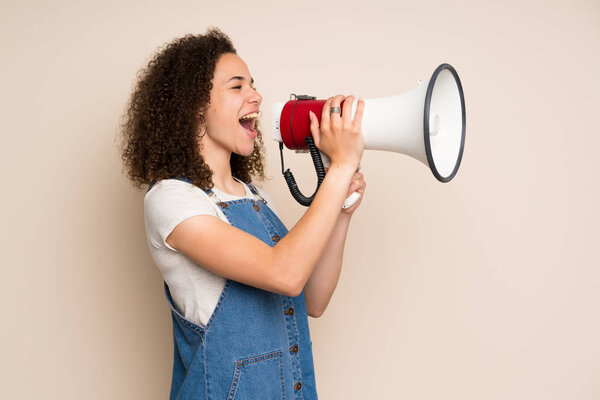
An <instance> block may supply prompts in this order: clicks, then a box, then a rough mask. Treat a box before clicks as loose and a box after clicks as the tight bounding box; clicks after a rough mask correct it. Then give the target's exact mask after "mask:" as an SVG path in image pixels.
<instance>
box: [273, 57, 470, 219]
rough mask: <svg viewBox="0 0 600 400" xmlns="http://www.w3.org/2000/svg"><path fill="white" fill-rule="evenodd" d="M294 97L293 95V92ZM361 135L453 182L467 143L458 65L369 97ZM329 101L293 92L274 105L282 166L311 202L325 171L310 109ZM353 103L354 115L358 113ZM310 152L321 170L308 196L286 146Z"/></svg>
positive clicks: (368, 145) (369, 144) (368, 144)
mask: <svg viewBox="0 0 600 400" xmlns="http://www.w3.org/2000/svg"><path fill="white" fill-rule="evenodd" d="M293 96H294V95H293ZM364 102H365V108H364V113H363V118H362V134H363V138H364V143H365V149H366V150H382V151H393V152H396V153H402V154H406V155H408V156H410V157H413V158H416V159H417V160H419V161H421V162H422V163H423V164H425V165H427V166H428V167H429V168H430V169H431V172H432V173H433V175H434V176H435V177H436V178H437V179H438V180H439V181H440V182H449V181H450V180H451V179H452V178H454V176H455V175H456V172H457V171H458V168H459V166H460V162H461V159H462V155H463V150H464V146H465V126H466V125H465V122H466V121H465V99H464V94H463V89H462V85H461V83H460V79H459V77H458V74H457V72H456V70H455V69H454V68H453V67H452V66H451V65H450V64H441V65H440V66H439V67H437V68H436V70H435V71H434V72H433V75H432V76H431V79H430V80H429V82H427V83H426V84H423V83H422V82H420V85H419V87H417V88H416V89H414V90H412V91H410V92H407V93H403V94H399V95H396V96H390V97H380V98H375V99H365V100H364ZM324 103H325V100H316V98H314V97H310V96H294V98H293V99H292V100H290V101H288V102H286V103H277V104H274V105H273V139H274V140H276V141H278V142H279V148H280V150H281V167H282V173H283V174H284V176H285V179H286V182H287V184H288V187H289V188H290V192H291V193H292V196H293V197H294V198H295V199H296V200H297V201H298V202H299V203H300V204H302V205H304V206H309V205H310V204H311V202H312V199H313V198H314V196H315V194H316V191H317V190H318V189H319V186H320V185H321V182H322V180H323V178H324V177H325V170H324V166H323V162H322V161H321V157H320V155H321V154H322V153H321V154H320V152H319V151H318V150H317V149H316V147H315V145H314V143H313V142H312V135H311V133H310V118H309V115H308V112H309V111H312V112H313V113H314V114H315V115H316V116H317V118H319V119H320V117H321V112H322V109H323V104H324ZM356 104H357V102H355V103H354V104H353V107H352V117H354V113H355V112H356ZM284 145H285V146H286V147H287V148H288V149H292V150H297V151H307V150H306V149H308V151H310V153H311V156H312V158H313V163H314V164H315V168H316V170H317V179H318V181H317V189H316V190H315V193H313V195H312V196H310V197H305V196H304V195H302V193H300V190H299V189H298V186H297V184H296V182H295V180H294V177H293V175H292V173H291V172H290V170H289V169H288V170H287V171H284V166H283V146H284ZM327 161H328V160H327ZM358 197H360V196H359V195H358V193H356V192H355V193H353V194H352V195H350V196H349V197H348V198H347V199H346V201H345V202H344V207H345V208H347V207H349V206H351V205H352V204H353V203H354V202H355V201H356V200H357V199H358Z"/></svg>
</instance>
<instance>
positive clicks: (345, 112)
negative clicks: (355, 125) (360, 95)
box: [342, 96, 354, 128]
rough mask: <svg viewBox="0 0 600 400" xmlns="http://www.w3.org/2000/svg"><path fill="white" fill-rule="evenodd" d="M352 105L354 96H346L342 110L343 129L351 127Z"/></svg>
mask: <svg viewBox="0 0 600 400" xmlns="http://www.w3.org/2000/svg"><path fill="white" fill-rule="evenodd" d="M353 103H354V96H348V97H346V99H345V100H344V108H343V109H342V120H343V124H344V127H348V128H351V127H352V104H353Z"/></svg>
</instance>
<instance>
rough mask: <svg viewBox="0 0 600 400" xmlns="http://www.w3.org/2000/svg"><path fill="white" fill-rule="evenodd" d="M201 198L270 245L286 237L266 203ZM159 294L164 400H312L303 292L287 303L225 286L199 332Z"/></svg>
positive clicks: (249, 288)
mask: <svg viewBox="0 0 600 400" xmlns="http://www.w3.org/2000/svg"><path fill="white" fill-rule="evenodd" d="M250 188H251V190H252V192H253V193H254V194H256V195H258V196H259V197H260V195H259V194H258V192H257V190H256V188H254V187H253V186H252V185H250ZM206 192H207V193H208V194H209V196H211V198H213V199H214V200H215V201H216V202H217V204H218V205H219V207H220V208H221V210H222V211H223V213H224V214H225V216H226V217H227V218H228V219H229V222H230V223H231V224H232V225H233V226H235V227H237V228H239V229H242V230H244V231H245V232H247V233H249V234H251V235H253V236H255V237H257V238H259V239H260V240H262V241H263V242H265V243H266V244H268V245H269V246H274V245H275V243H276V242H277V241H278V240H279V238H283V237H284V236H285V234H286V233H287V229H286V228H285V226H284V225H283V223H282V222H281V220H280V219H279V218H278V217H277V216H276V215H275V213H274V212H273V211H272V210H271V209H270V208H269V207H268V205H267V204H266V202H265V201H264V200H262V201H255V200H252V199H241V200H235V201H229V202H221V201H219V199H218V198H217V197H216V195H215V193H214V192H212V191H211V190H207V191H206ZM278 237H279V238H278ZM165 295H166V297H167V301H168V303H169V306H170V307H171V311H172V320H173V341H174V346H175V354H174V363H173V380H172V386H171V395H170V399H182V400H183V399H194V400H200V399H206V400H225V399H227V400H233V399H236V400H240V399H261V400H270V399H278V400H280V399H296V400H299V399H305V400H313V399H317V391H316V384H315V375H314V366H313V357H312V342H311V340H310V333H309V329H308V319H307V314H306V303H305V300H304V291H302V293H301V294H300V295H299V296H297V297H288V296H282V295H279V294H276V293H271V292H268V291H265V290H261V289H258V288H255V287H252V286H248V285H244V284H242V283H239V282H235V281H232V280H227V281H226V284H225V287H224V289H223V292H222V293H221V297H220V298H219V301H218V303H217V306H216V308H215V310H214V312H213V314H212V316H211V317H210V319H209V321H208V323H207V324H206V327H204V328H203V327H200V326H198V325H196V324H194V323H192V322H190V321H188V320H186V319H185V318H184V317H183V316H182V315H181V314H180V313H179V312H178V311H177V310H176V308H175V307H174V305H173V300H172V298H171V294H170V293H169V288H168V286H167V285H166V283H165ZM292 310H293V312H292Z"/></svg>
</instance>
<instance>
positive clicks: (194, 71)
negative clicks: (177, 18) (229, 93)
mask: <svg viewBox="0 0 600 400" xmlns="http://www.w3.org/2000/svg"><path fill="white" fill-rule="evenodd" d="M226 53H233V54H236V50H235V48H234V47H233V44H232V43H231V40H230V39H229V38H228V37H227V36H226V35H225V34H224V33H223V32H221V31H220V30H218V29H216V28H212V29H209V30H208V31H207V32H206V34H204V35H195V36H194V35H186V36H184V37H182V38H179V39H176V40H174V41H172V42H170V43H168V44H167V45H166V46H165V47H164V48H163V49H161V50H160V51H159V52H158V53H156V54H155V55H154V57H153V58H152V60H151V61H150V62H149V64H148V66H147V67H146V68H145V69H142V70H141V71H140V72H139V73H138V80H137V84H136V87H135V89H134V91H133V93H132V95H131V98H130V100H129V104H128V106H127V110H126V112H125V114H124V115H123V120H122V124H121V147H122V160H123V163H124V167H125V170H126V172H127V176H128V177H129V179H131V181H132V182H133V183H134V185H135V186H136V187H137V188H140V189H141V188H142V185H145V184H150V183H152V182H154V181H159V180H161V179H169V178H175V177H186V178H188V179H190V180H191V181H192V183H193V184H194V185H196V186H198V187H200V188H203V189H210V188H212V187H213V182H212V171H211V169H210V168H209V166H208V165H207V164H206V163H205V162H204V158H203V157H202V155H201V154H200V146H201V141H202V140H201V137H200V135H199V127H200V126H202V125H204V116H203V113H202V111H203V110H204V109H205V108H206V106H207V104H208V103H209V101H210V90H211V89H212V83H211V81H212V79H213V77H214V72H215V66H216V64H217V61H218V59H219V57H221V55H223V54H226ZM256 130H257V133H258V136H257V137H256V140H255V142H254V151H253V152H252V154H250V155H249V156H241V155H239V154H235V153H232V154H231V159H230V165H231V173H232V175H233V176H234V177H236V178H238V179H239V180H241V181H243V182H246V183H250V181H251V180H252V177H253V176H254V177H256V178H259V179H260V180H263V179H264V178H265V175H264V165H263V163H264V143H263V141H262V134H261V132H260V130H259V129H258V128H257V129H256Z"/></svg>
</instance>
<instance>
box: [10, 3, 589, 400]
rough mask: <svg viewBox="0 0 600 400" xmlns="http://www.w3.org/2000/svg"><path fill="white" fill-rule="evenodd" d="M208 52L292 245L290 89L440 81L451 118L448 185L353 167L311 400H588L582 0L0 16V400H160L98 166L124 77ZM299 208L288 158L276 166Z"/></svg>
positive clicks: (157, 343) (126, 8) (110, 143)
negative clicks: (353, 195)
mask: <svg viewBox="0 0 600 400" xmlns="http://www.w3.org/2000/svg"><path fill="white" fill-rule="evenodd" d="M210 26H216V27H219V28H220V29H222V30H223V31H224V32H226V33H227V34H228V35H229V36H230V37H231V38H232V40H233V42H234V44H235V45H236V47H237V49H238V53H239V55H240V56H241V57H242V58H243V59H244V60H245V61H246V62H247V63H248V65H249V68H250V71H251V73H252V75H253V77H254V79H255V81H256V86H257V88H258V90H259V91H260V92H261V93H262V95H263V97H264V100H263V106H262V110H263V117H262V122H261V124H262V130H263V136H264V141H265V143H266V145H267V175H268V176H269V177H270V178H271V179H269V180H267V181H265V182H263V183H262V185H263V187H264V188H266V190H267V191H268V192H269V193H270V194H271V196H272V197H273V199H274V201H275V203H276V206H277V208H278V209H279V211H280V217H281V218H282V220H283V221H284V223H285V224H286V225H287V227H288V228H292V227H293V225H294V224H295V222H296V221H297V220H298V219H299V218H300V217H301V215H302V213H303V212H304V210H305V209H304V208H303V207H301V206H299V205H298V204H296V203H295V202H294V201H293V199H292V198H291V196H290V194H289V193H288V191H287V187H286V186H285V183H284V180H283V177H282V176H281V171H280V161H279V150H278V147H277V145H276V143H275V142H274V141H273V140H272V139H271V132H270V125H271V111H270V109H271V105H272V104H273V103H275V102H279V101H284V100H286V99H288V97H289V94H290V93H300V94H312V95H316V96H318V97H320V98H326V97H328V96H331V95H334V94H337V93H342V94H346V95H349V94H356V95H360V96H363V97H365V98H373V97H382V96H389V95H394V94H399V93H403V92H407V91H409V90H411V89H413V88H415V87H416V85H417V80H419V79H422V80H427V79H429V77H430V75H431V73H432V72H433V70H434V69H435V67H436V66H437V65H438V64H440V63H443V62H448V63H450V64H452V65H453V66H454V67H455V68H456V69H457V71H458V73H459V75H460V77H461V79H462V83H463V87H464V92H465V98H466V106H467V142H466V148H465V153H464V158H463V162H462V167H461V170H460V171H459V173H458V175H457V176H456V178H455V179H454V180H453V181H452V182H451V183H448V184H442V183H439V182H437V181H436V180H435V178H434V177H433V175H432V174H431V172H430V171H429V170H428V168H426V167H425V166H424V165H423V164H421V163H419V162H417V161H415V160H413V159H411V158H409V157H407V156H404V155H401V154H395V153H386V152H376V151H370V152H369V151H366V152H365V154H364V157H363V161H362V171H363V173H364V175H365V179H366V181H367V184H368V186H367V190H366V193H365V197H364V200H363V202H362V205H361V206H360V208H359V209H358V211H357V212H356V213H355V215H354V217H353V221H352V223H351V226H350V231H349V234H348V239H347V242H346V251H345V259H344V267H343V270H342V275H341V278H340V281H339V284H338V287H337V290H336V292H335V294H334V296H333V298H332V301H331V303H330V305H329V308H328V309H327V310H326V312H325V314H324V315H323V316H322V317H321V318H318V319H312V318H311V319H310V325H311V332H312V340H313V343H314V357H315V369H316V376H317V388H318V391H319V396H320V398H321V399H325V400H332V399H424V400H425V399H426V400H429V399H439V398H444V399H461V400H465V399H490V400H500V399H502V400H505V399H522V400H525V399H527V400H529V399H556V400H565V399H569V400H583V399H586V400H587V399H600V340H598V338H599V337H600V321H599V318H598V308H599V307H598V306H599V304H600V294H599V293H600V291H599V290H600V269H599V267H600V257H599V255H598V247H599V245H600V243H599V234H598V225H599V223H600V212H599V211H598V204H599V203H600V189H599V185H598V182H599V180H598V176H597V170H598V166H599V163H598V158H597V154H598V149H599V148H600V129H599V125H598V108H599V106H600V95H599V93H600V78H599V76H598V71H600V3H599V2H598V1H597V0H572V1H567V0H564V1H555V0H548V1H541V0H540V1H536V0H524V1H507V2H498V1H476V0H465V1H443V0H426V1H404V0H400V1H391V0H390V1H384V0H371V1H361V2H358V1H357V2H352V1H323V2H319V1H312V0H310V1H302V2H298V1H296V2H292V1H271V2H269V1H254V2H239V1H223V2H217V1H211V2H205V1H162V2H158V1H154V2H147V1H116V0H103V1H96V0H93V1H64V0H57V1H50V2H47V1H15V0H3V1H2V2H1V3H0V54H1V55H0V57H1V63H0V116H1V117H0V126H1V132H2V144H1V145H0V151H1V156H0V163H1V165H2V170H3V171H4V175H3V179H2V180H3V183H2V196H1V199H2V200H1V201H2V206H1V207H0V212H1V213H2V214H1V218H2V228H3V229H2V230H1V233H0V235H1V237H0V243H1V246H2V290H1V291H0V301H1V304H2V310H3V312H2V317H1V320H0V321H1V322H0V398H1V399H7V400H8V399H10V400H12V399H165V398H167V396H168V391H169V385H170V377H171V376H170V374H171V366H172V351H173V349H172V341H171V319H170V314H169V311H168V307H167V304H166V302H165V300H164V297H163V291H162V279H161V276H160V274H159V272H158V269H157V268H156V266H155V265H154V264H153V261H152V259H151V258H150V254H149V251H148V248H147V244H146V238H145V233H144V223H143V203H142V200H143V196H144V192H143V191H138V190H135V189H134V188H133V187H132V185H131V184H130V183H129V182H128V181H127V179H126V178H125V176H124V174H123V173H122V167H121V162H120V153H119V148H118V146H117V141H116V139H117V136H118V131H119V119H120V116H121V115H122V114H123V111H124V109H125V105H126V103H127V100H128V98H129V94H130V92H131V90H132V88H133V86H134V83H135V79H136V73H137V71H138V70H140V69H141V68H142V67H144V66H145V65H146V63H147V62H148V60H149V59H150V57H151V56H152V54H153V53H154V52H155V51H156V50H157V49H158V48H159V47H160V46H163V45H164V44H165V43H166V42H168V41H170V40H172V39H174V38H175V37H179V36H182V35H184V34H186V33H196V34H198V33H204V32H205V31H206V29H207V28H208V27H210ZM285 154H286V166H289V167H290V168H291V169H292V170H293V171H294V172H295V174H296V175H297V176H298V180H299V182H300V185H301V187H302V189H303V190H304V191H305V192H308V191H311V190H312V189H313V188H314V183H315V178H314V171H313V168H312V164H311V162H310V157H308V156H307V155H305V154H294V153H293V152H290V151H287V152H286V153H285Z"/></svg>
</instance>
